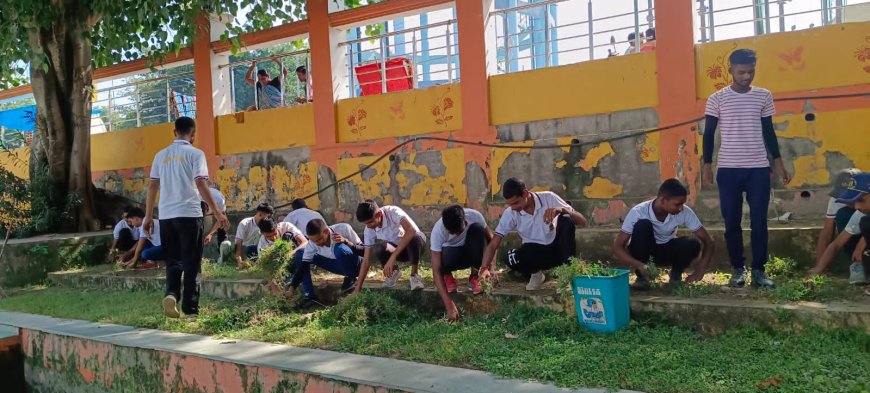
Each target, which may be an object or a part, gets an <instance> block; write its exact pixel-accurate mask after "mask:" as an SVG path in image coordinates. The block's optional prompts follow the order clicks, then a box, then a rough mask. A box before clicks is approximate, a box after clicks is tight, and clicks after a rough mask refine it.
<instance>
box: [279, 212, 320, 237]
mask: <svg viewBox="0 0 870 393" xmlns="http://www.w3.org/2000/svg"><path fill="white" fill-rule="evenodd" d="M315 219H321V220H323V222H326V220H324V219H323V216H322V215H320V213H318V212H316V211H314V210H311V209H308V208H304V207H303V208H301V209H294V210H293V211H292V212H290V213H288V214H287V217H284V222H289V223H291V224H293V225H295V226H296V228H299V230H300V231H302V233H303V234H304V233H305V228H306V227H307V226H308V223H309V222H310V221H311V220H315Z"/></svg>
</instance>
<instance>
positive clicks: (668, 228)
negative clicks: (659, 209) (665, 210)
mask: <svg viewBox="0 0 870 393" xmlns="http://www.w3.org/2000/svg"><path fill="white" fill-rule="evenodd" d="M653 202H655V199H653V200H649V201H646V202H641V203H639V204H637V205H636V206H635V207H633V208H631V210H629V211H628V214H627V215H626V216H625V221H623V222H622V231H623V232H625V233H627V234H629V235H631V233H632V232H634V225H635V224H637V222H638V221H639V220H649V221H650V222H651V223H652V226H653V234H654V235H655V238H656V244H665V243H667V242H669V241H671V240H672V239H676V238H677V228H678V227H680V226H685V227H686V228H688V229H689V230H690V231H692V232H696V231H698V230H699V229H701V228H702V227H703V225H701V220H699V219H698V216H697V215H696V214H695V212H694V211H692V209H691V208H690V207H688V206H683V211H681V212H680V213H679V214H676V215H673V214H668V215H667V216H665V220H664V221H659V219H658V218H656V214H655V212H653Z"/></svg>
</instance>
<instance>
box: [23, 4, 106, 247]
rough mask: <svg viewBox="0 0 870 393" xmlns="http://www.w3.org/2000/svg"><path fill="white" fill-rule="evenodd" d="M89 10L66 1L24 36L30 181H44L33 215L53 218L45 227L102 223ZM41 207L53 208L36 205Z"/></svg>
mask: <svg viewBox="0 0 870 393" xmlns="http://www.w3.org/2000/svg"><path fill="white" fill-rule="evenodd" d="M90 16H91V12H90V10H89V9H87V6H84V5H82V4H81V2H78V1H71V2H65V15H64V17H63V18H60V19H58V20H55V22H54V24H53V25H52V27H50V28H47V29H43V30H38V31H34V32H31V33H30V35H29V37H28V41H29V44H30V47H31V49H32V52H33V58H32V59H31V72H30V78H31V84H32V87H33V97H34V99H35V100H36V105H37V108H38V109H37V113H36V130H35V132H34V138H33V145H32V154H31V163H30V167H31V182H32V184H33V182H38V181H40V179H43V181H46V182H47V185H48V186H46V187H36V186H35V187H34V190H35V191H36V190H38V191H39V194H41V195H34V203H36V205H33V208H34V211H33V216H34V217H37V216H38V215H40V214H48V215H49V216H51V217H54V218H55V219H52V220H50V221H51V223H47V224H46V225H47V227H46V228H44V229H45V230H46V231H54V230H60V231H63V232H71V231H80V232H82V231H92V230H96V229H98V228H99V226H100V222H99V220H97V215H96V210H95V207H96V206H95V203H94V186H93V183H92V181H91V138H90V136H91V135H90V134H91V94H92V89H93V87H92V81H93V67H92V56H91V50H92V45H91V40H90V39H89V38H88V37H87V35H86V34H85V31H84V29H87V28H88V26H87V25H88V23H86V22H85V21H87V20H88V18H89V17H90ZM43 171H44V172H43ZM43 173H47V175H48V178H47V179H45V175H44V174H43ZM42 208H46V209H52V208H53V209H56V211H54V212H48V211H37V210H39V209H42ZM52 226H54V227H55V228H51V227H52Z"/></svg>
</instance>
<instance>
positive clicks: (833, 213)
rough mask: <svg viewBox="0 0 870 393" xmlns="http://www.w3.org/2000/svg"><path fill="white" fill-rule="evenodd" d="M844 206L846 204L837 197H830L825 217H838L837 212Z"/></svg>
mask: <svg viewBox="0 0 870 393" xmlns="http://www.w3.org/2000/svg"><path fill="white" fill-rule="evenodd" d="M844 207H846V205H844V204H842V203H840V202H837V198H834V197H831V198H830V199H828V210H827V211H826V212H825V218H836V217H837V212H838V211H840V209H842V208H844Z"/></svg>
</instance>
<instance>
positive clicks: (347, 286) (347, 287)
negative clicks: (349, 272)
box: [341, 277, 356, 295]
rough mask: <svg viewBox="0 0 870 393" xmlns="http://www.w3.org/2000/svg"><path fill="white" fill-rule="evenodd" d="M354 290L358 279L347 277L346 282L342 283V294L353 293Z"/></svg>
mask: <svg viewBox="0 0 870 393" xmlns="http://www.w3.org/2000/svg"><path fill="white" fill-rule="evenodd" d="M354 288H356V277H345V278H344V282H342V283H341V294H342V295H346V294H348V293H351V292H353V290H354Z"/></svg>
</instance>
